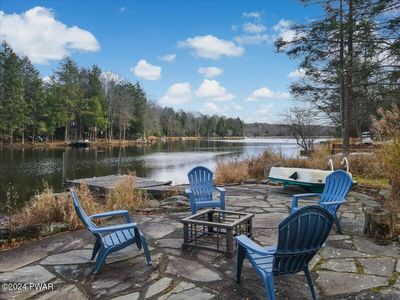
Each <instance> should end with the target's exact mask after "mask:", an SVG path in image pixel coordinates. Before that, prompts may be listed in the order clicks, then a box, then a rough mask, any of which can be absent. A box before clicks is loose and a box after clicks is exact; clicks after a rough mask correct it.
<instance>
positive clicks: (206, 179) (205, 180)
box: [188, 166, 214, 202]
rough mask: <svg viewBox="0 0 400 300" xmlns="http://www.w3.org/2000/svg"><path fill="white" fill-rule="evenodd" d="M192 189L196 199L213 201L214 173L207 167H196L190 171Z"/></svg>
mask: <svg viewBox="0 0 400 300" xmlns="http://www.w3.org/2000/svg"><path fill="white" fill-rule="evenodd" d="M188 177H189V183H190V189H191V190H192V192H193V195H194V198H195V200H196V201H198V202H201V201H211V200H212V193H213V190H214V183H213V180H214V175H213V173H212V172H211V171H210V170H209V169H207V168H206V167H201V166H200V167H196V168H194V169H192V170H191V171H190V172H189V173H188Z"/></svg>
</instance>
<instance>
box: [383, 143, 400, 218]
mask: <svg viewBox="0 0 400 300" xmlns="http://www.w3.org/2000/svg"><path fill="white" fill-rule="evenodd" d="M381 161H382V163H383V168H382V173H384V175H386V177H387V178H388V179H389V184H390V186H391V191H390V192H391V194H390V201H388V203H387V204H388V207H389V208H391V209H394V210H396V211H398V210H399V209H400V137H397V138H395V139H394V140H393V142H392V143H390V144H387V145H385V146H384V148H383V150H382V155H381Z"/></svg>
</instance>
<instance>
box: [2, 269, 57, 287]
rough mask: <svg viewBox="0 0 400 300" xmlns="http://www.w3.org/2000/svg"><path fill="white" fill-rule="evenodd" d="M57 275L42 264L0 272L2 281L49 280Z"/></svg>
mask: <svg viewBox="0 0 400 300" xmlns="http://www.w3.org/2000/svg"><path fill="white" fill-rule="evenodd" d="M55 277H56V276H55V275H53V274H52V273H50V272H49V271H47V270H46V269H45V268H43V267H42V266H30V267H24V268H20V269H17V270H14V271H11V272H5V273H0V282H22V283H25V282H41V283H43V282H48V281H49V280H52V279H54V278H55Z"/></svg>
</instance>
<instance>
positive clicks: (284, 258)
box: [235, 205, 333, 300]
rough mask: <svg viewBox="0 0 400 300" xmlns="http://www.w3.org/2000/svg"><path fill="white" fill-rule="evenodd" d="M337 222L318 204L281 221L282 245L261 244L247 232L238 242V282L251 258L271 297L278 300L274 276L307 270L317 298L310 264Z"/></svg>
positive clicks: (280, 239)
mask: <svg viewBox="0 0 400 300" xmlns="http://www.w3.org/2000/svg"><path fill="white" fill-rule="evenodd" d="M332 225H333V217H332V215H331V214H330V213H329V212H328V211H327V210H326V209H324V208H321V207H320V206H317V205H310V206H306V207H303V208H301V209H299V210H297V211H296V212H294V213H293V214H291V215H289V216H288V217H287V218H286V219H285V220H283V221H282V222H281V223H280V224H279V234H278V244H277V245H276V246H272V247H265V248H264V247H261V246H260V245H258V244H256V243H255V242H253V241H252V240H251V239H249V238H248V237H247V236H246V235H240V236H237V237H235V239H236V241H237V242H238V252H237V269H236V281H237V282H238V283H239V281H240V275H241V272H242V266H243V260H244V258H246V257H247V259H248V260H249V261H250V263H251V264H252V266H253V268H254V269H255V270H256V271H257V273H258V275H259V276H260V277H261V279H262V280H263V282H264V285H265V288H266V290H267V291H266V294H267V299H270V300H273V299H275V290H274V289H275V288H274V277H273V276H274V275H275V276H278V275H285V274H292V273H297V272H301V271H303V272H304V273H305V274H306V277H307V282H308V286H309V287H310V290H311V295H312V298H313V299H316V295H315V290H314V286H313V282H312V279H311V276H310V271H309V270H308V263H309V262H310V261H311V259H312V258H313V257H314V255H315V254H316V253H317V252H318V250H319V249H320V248H321V246H322V245H323V243H324V242H325V239H326V238H327V237H328V235H329V232H330V230H331V228H332Z"/></svg>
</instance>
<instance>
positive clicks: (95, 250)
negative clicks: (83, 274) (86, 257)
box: [90, 240, 100, 260]
mask: <svg viewBox="0 0 400 300" xmlns="http://www.w3.org/2000/svg"><path fill="white" fill-rule="evenodd" d="M99 249H100V242H99V241H98V240H96V243H94V246H93V252H92V258H91V259H90V260H93V259H94V258H95V257H96V254H97V252H99Z"/></svg>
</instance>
